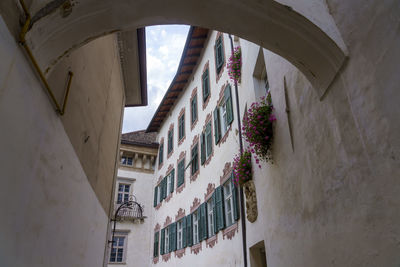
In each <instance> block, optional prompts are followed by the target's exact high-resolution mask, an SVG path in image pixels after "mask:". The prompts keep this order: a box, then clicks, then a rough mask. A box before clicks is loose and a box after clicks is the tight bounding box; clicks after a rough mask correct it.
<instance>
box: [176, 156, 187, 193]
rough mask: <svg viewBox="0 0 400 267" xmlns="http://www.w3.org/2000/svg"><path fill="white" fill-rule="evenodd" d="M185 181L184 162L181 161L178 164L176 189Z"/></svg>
mask: <svg viewBox="0 0 400 267" xmlns="http://www.w3.org/2000/svg"><path fill="white" fill-rule="evenodd" d="M184 181H185V161H184V160H181V161H180V162H179V163H178V184H177V187H179V186H181V185H182V184H183V183H184Z"/></svg>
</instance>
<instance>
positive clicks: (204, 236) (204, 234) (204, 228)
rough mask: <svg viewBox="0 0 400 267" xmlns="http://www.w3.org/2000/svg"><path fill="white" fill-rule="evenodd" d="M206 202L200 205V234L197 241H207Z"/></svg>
mask: <svg viewBox="0 0 400 267" xmlns="http://www.w3.org/2000/svg"><path fill="white" fill-rule="evenodd" d="M206 205H207V202H204V203H203V204H201V205H200V209H199V210H200V221H199V225H200V230H201V231H200V233H199V240H200V241H202V240H204V239H207V206H206Z"/></svg>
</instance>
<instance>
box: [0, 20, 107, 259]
mask: <svg viewBox="0 0 400 267" xmlns="http://www.w3.org/2000/svg"><path fill="white" fill-rule="evenodd" d="M0 58H1V61H2V63H1V64H0V125H1V126H0V127H1V130H0V151H1V153H0V170H1V173H0V177H1V179H0V211H1V214H2V215H1V218H2V219H1V220H0V229H1V230H0V236H1V240H2V242H1V244H0V266H13V267H14V266H15V267H25V266H49V267H50V266H51V267H52V266H65V267H71V266H82V267H89V266H90V267H91V266H93V267H98V266H101V264H102V261H103V253H104V244H105V240H106V230H107V215H106V214H105V213H104V210H103V208H102V207H101V205H100V203H99V201H98V199H97V198H96V195H95V193H94V192H93V190H92V188H91V186H90V184H89V183H88V180H87V178H86V175H85V173H84V171H83V169H82V166H81V165H80V162H79V160H78V158H77V156H76V154H75V152H74V149H73V147H72V145H71V143H70V141H69V139H68V136H67V135H66V133H65V131H64V128H63V125H62V123H61V121H60V119H59V117H58V116H57V114H56V113H55V111H54V108H53V107H52V105H51V103H50V100H49V98H48V96H47V95H46V94H45V92H44V89H43V87H42V85H41V84H40V83H39V80H38V78H37V77H36V75H35V74H34V72H33V69H32V67H31V66H30V64H29V62H28V60H27V59H26V57H25V56H24V55H23V53H22V50H21V48H20V47H19V46H18V45H17V43H16V42H15V41H14V38H12V36H11V35H10V33H9V31H8V29H7V27H6V25H5V23H4V21H3V19H2V18H1V17H0Z"/></svg>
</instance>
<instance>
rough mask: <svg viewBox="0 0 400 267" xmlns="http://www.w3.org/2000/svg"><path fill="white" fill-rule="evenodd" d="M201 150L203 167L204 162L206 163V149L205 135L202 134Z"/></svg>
mask: <svg viewBox="0 0 400 267" xmlns="http://www.w3.org/2000/svg"><path fill="white" fill-rule="evenodd" d="M200 150H201V165H203V164H204V162H205V161H206V147H205V135H204V133H202V134H201V139H200Z"/></svg>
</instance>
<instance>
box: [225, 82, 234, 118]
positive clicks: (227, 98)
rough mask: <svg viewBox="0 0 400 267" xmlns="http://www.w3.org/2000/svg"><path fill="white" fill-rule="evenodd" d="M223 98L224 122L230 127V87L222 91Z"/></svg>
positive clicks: (231, 110)
mask: <svg viewBox="0 0 400 267" xmlns="http://www.w3.org/2000/svg"><path fill="white" fill-rule="evenodd" d="M224 98H225V103H226V122H227V123H228V125H230V124H231V123H232V121H233V108H232V94H231V86H230V85H228V86H227V87H226V88H225V90H224Z"/></svg>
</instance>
